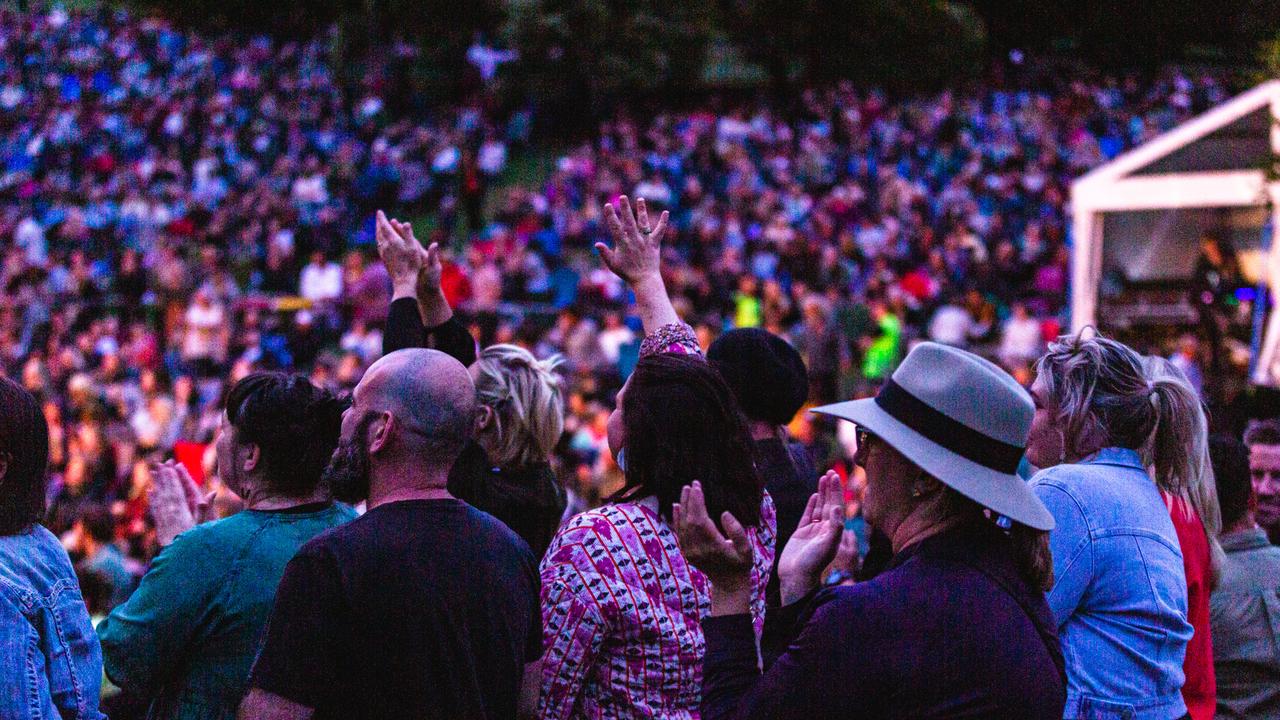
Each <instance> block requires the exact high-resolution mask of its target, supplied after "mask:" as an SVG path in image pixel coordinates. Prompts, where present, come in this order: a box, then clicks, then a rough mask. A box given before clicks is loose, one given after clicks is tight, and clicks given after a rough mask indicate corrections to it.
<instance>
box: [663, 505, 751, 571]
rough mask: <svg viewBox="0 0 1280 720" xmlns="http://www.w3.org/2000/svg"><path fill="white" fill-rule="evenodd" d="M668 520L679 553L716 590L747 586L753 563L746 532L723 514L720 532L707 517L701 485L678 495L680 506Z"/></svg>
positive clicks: (735, 520)
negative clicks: (721, 530) (704, 576)
mask: <svg viewBox="0 0 1280 720" xmlns="http://www.w3.org/2000/svg"><path fill="white" fill-rule="evenodd" d="M671 516H672V517H671V519H672V523H673V524H674V525H675V531H676V537H677V538H678V539H679V541H680V552H681V553H682V554H683V555H684V558H685V560H688V561H689V564H690V565H693V566H694V567H696V568H697V569H699V570H701V571H702V574H704V575H706V576H707V579H708V580H710V581H711V584H712V585H714V586H716V587H717V588H720V589H725V588H741V587H743V586H745V585H746V583H747V581H748V580H749V579H750V576H751V563H752V561H753V560H754V559H755V552H754V550H753V549H752V547H751V540H750V539H749V538H748V537H747V531H746V528H744V527H742V523H740V522H738V519H737V518H735V517H734V516H733V515H732V514H730V513H729V512H728V511H726V512H723V513H721V514H720V526H721V527H723V528H724V533H723V534H722V533H721V532H720V529H719V528H717V527H716V524H715V523H714V522H712V521H711V517H710V516H709V515H708V514H707V503H706V499H705V498H704V497H703V493H702V483H699V482H697V481H696V480H695V481H694V483H693V484H692V485H686V486H685V488H684V489H683V490H681V491H680V502H678V503H675V504H674V505H672V507H671Z"/></svg>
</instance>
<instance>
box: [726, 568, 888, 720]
mask: <svg viewBox="0 0 1280 720" xmlns="http://www.w3.org/2000/svg"><path fill="white" fill-rule="evenodd" d="M835 597H836V595H835V591H831V590H824V591H821V592H819V593H818V595H816V596H814V597H813V599H812V601H811V602H808V603H807V605H806V608H805V610H804V611H802V612H800V613H798V620H797V621H796V623H795V624H794V625H793V626H791V627H790V628H787V627H778V626H775V627H771V628H769V629H767V630H766V635H774V640H775V641H786V640H789V642H786V645H787V650H786V652H783V653H782V654H781V655H779V656H778V657H777V660H776V661H775V662H774V663H773V664H772V666H771V667H770V668H769V669H768V670H767V671H766V672H765V673H764V674H763V675H761V674H760V671H759V669H758V667H757V665H756V654H755V634H754V632H753V631H752V625H751V618H750V616H748V615H728V616H720V617H709V618H706V619H705V620H703V622H702V628H703V633H704V635H705V636H706V641H707V651H706V656H705V658H704V660H703V672H702V674H703V684H702V708H701V710H702V718H703V720H729V719H730V718H732V719H734V720H739V719H744V718H759V719H761V720H763V719H764V718H770V719H773V718H777V719H778V720H787V719H788V718H794V719H795V720H810V719H811V718H813V717H826V716H827V715H829V714H831V711H832V710H833V708H832V705H833V688H832V687H831V677H832V668H831V663H832V659H833V658H837V657H841V656H850V655H852V656H856V657H873V655H870V654H867V653H866V652H864V651H859V650H856V649H850V648H849V647H847V646H848V644H850V643H853V642H856V640H857V638H858V635H857V634H856V633H853V632H851V631H850V627H849V626H850V625H851V624H852V623H853V622H854V620H853V619H852V618H851V617H849V614H850V613H849V612H848V610H846V609H844V608H842V607H840V606H839V605H838V604H836V603H833V602H832V600H833V599H834V598H835ZM804 602H805V601H801V602H800V603H795V604H794V605H800V604H801V603H804ZM794 605H793V606H789V607H788V608H783V613H782V614H784V615H787V614H790V613H791V612H794ZM792 617H795V616H794V615H793V616H792ZM795 628H799V633H798V634H796V631H795ZM775 633H776V635H775ZM873 675H874V672H873V671H872V669H871V668H870V667H868V668H867V671H866V672H865V673H853V674H851V675H849V676H847V677H842V679H841V682H842V687H841V688H840V689H839V695H840V696H841V697H842V698H848V697H858V696H860V695H862V694H863V693H864V691H863V690H861V688H863V687H868V686H870V685H872V684H874V683H875V680H874V679H873V677H872V676H873Z"/></svg>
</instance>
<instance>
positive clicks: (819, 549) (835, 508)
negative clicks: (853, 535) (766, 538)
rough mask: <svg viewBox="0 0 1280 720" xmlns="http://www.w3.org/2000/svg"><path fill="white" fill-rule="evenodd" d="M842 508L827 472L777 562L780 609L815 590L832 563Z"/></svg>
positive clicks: (840, 530) (835, 480)
mask: <svg viewBox="0 0 1280 720" xmlns="http://www.w3.org/2000/svg"><path fill="white" fill-rule="evenodd" d="M843 505H844V503H843V498H842V497H841V492H840V476H839V475H836V474H835V473H834V472H827V473H826V474H825V475H823V476H822V477H821V478H820V479H819V480H818V492H816V493H814V494H813V495H811V496H810V497H809V504H808V505H806V506H805V509H804V514H803V515H801V516H800V524H799V525H798V526H797V527H796V531H795V533H793V534H792V535H791V539H790V540H789V541H787V546H786V547H785V548H783V550H782V554H781V555H780V556H779V558H778V582H779V589H780V591H781V595H782V604H783V605H790V604H791V603H793V602H795V601H796V600H799V599H800V598H802V597H804V596H805V595H807V594H808V593H809V591H811V590H813V589H814V588H815V587H817V586H818V583H819V582H820V581H821V579H822V578H821V576H822V570H823V568H826V567H827V566H828V565H830V564H831V561H832V560H834V559H835V556H836V551H837V550H838V549H839V545H840V538H841V535H842V533H843V531H844V506H843ZM854 550H855V552H856V550H857V546H856V544H855V546H854Z"/></svg>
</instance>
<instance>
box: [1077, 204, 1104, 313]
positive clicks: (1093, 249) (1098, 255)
mask: <svg viewBox="0 0 1280 720" xmlns="http://www.w3.org/2000/svg"><path fill="white" fill-rule="evenodd" d="M1071 215H1072V218H1071V240H1072V249H1071V331H1072V332H1080V329H1081V328H1083V327H1085V326H1086V325H1095V324H1096V323H1097V312H1098V284H1099V281H1100V280H1101V277H1102V273H1101V272H1100V269H1101V267H1102V243H1101V242H1100V240H1101V237H1100V233H1099V232H1098V230H1099V225H1101V222H1102V216H1101V215H1100V214H1098V213H1096V212H1094V210H1093V208H1092V207H1091V206H1089V205H1087V204H1085V203H1079V202H1072V210H1071Z"/></svg>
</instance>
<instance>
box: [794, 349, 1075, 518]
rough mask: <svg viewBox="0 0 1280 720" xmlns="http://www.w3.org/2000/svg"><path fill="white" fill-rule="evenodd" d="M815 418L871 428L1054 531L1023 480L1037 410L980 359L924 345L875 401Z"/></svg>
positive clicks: (984, 501) (1008, 511)
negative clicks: (1020, 468) (1021, 469)
mask: <svg viewBox="0 0 1280 720" xmlns="http://www.w3.org/2000/svg"><path fill="white" fill-rule="evenodd" d="M813 412H815V413H820V414H823V415H830V416H833V417H837V418H841V419H844V420H848V421H850V422H852V423H854V424H856V425H858V426H860V427H862V428H865V429H866V430H868V431H869V432H871V433H872V434H874V435H875V436H877V437H879V438H881V439H882V440H884V441H885V442H886V443H888V444H889V445H890V446H892V447H893V448H894V449H895V450H897V451H898V452H900V453H902V454H903V456H905V457H906V458H907V459H908V460H910V461H911V462H913V463H915V464H916V465H918V466H920V468H921V469H922V470H924V471H925V472H927V473H929V474H930V475H931V476H933V477H935V478H937V479H938V480H940V481H942V482H943V483H945V484H946V485H947V486H948V487H951V488H953V489H954V490H956V491H957V492H959V493H960V494H961V495H964V496H965V497H967V498H969V499H970V500H973V501H974V502H976V503H978V504H979V505H982V506H983V507H985V508H989V509H991V510H993V511H995V512H997V513H999V514H1001V515H1004V516H1005V517H1007V518H1009V519H1010V520H1013V521H1014V522H1019V523H1022V524H1023V525H1026V526H1028V527H1031V528H1035V529H1036V530H1052V529H1053V515H1051V514H1050V513H1049V510H1048V508H1046V507H1045V506H1044V503H1042V502H1040V498H1037V497H1036V496H1035V493H1033V492H1031V488H1030V487H1029V486H1028V485H1027V483H1026V482H1025V481H1024V480H1023V479H1022V478H1020V477H1018V475H1017V470H1018V463H1019V462H1021V460H1022V454H1023V452H1025V450H1026V446H1027V433H1028V432H1030V431H1031V418H1032V417H1033V416H1034V415H1035V404H1034V403H1033V402H1032V401H1031V396H1030V395H1028V394H1027V391H1026V390H1024V389H1022V386H1021V385H1019V384H1018V383H1017V381H1015V380H1014V379H1013V378H1012V377H1010V376H1009V374H1008V373H1006V372H1005V371H1003V370H1001V369H1000V368H999V367H996V366H995V365H994V364H993V363H991V362H988V361H986V360H983V359H982V358H980V357H978V356H977V355H974V354H972V353H968V352H965V351H963V350H957V349H955V348H952V347H947V346H946V345H939V344H937V343H931V342H926V343H921V344H920V345H917V346H916V347H915V348H914V349H912V351H911V352H910V353H909V354H908V355H907V358H906V359H905V360H903V361H902V365H901V366H899V367H898V370H897V371H896V372H894V373H893V377H892V379H890V380H889V381H888V382H887V383H886V384H885V386H884V388H882V389H881V390H880V394H879V395H877V396H876V397H875V398H873V399H867V400H852V401H849V402H842V403H835V404H834V405H824V406H822V407H818V408H814V409H813Z"/></svg>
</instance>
